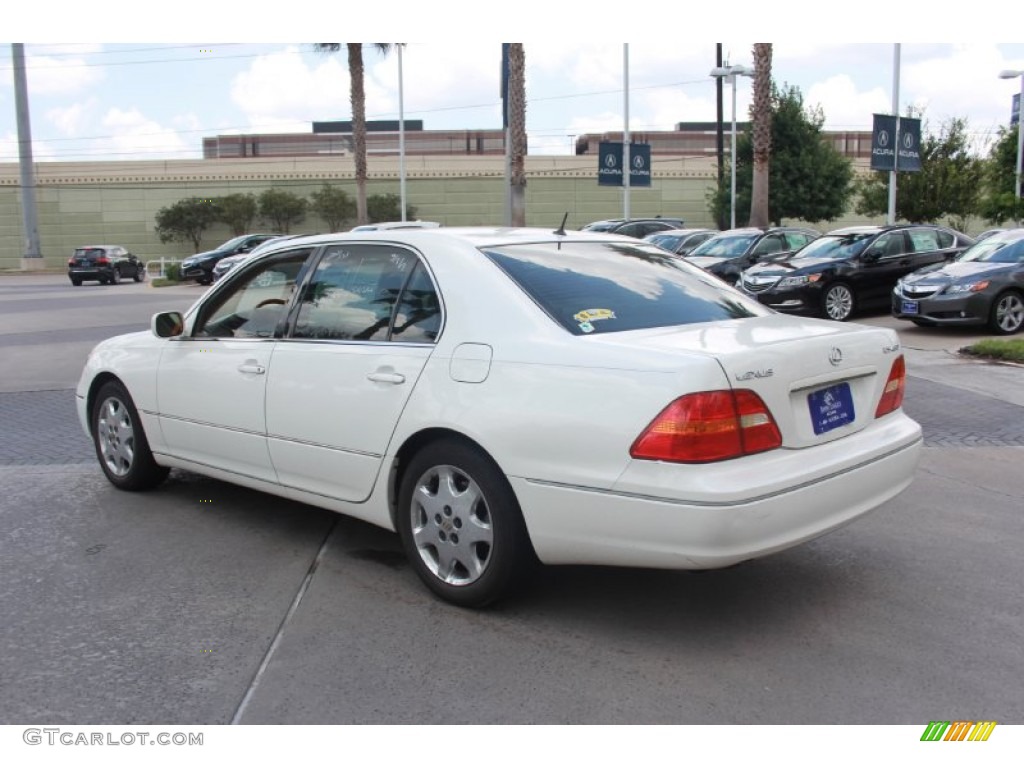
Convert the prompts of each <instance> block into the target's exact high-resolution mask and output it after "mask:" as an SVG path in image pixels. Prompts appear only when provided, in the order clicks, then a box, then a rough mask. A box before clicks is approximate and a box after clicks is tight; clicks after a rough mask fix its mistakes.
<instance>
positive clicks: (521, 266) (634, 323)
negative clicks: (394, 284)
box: [484, 242, 771, 336]
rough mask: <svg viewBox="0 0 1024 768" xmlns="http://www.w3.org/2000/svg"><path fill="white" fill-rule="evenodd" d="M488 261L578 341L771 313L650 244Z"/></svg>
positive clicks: (526, 253) (510, 252) (503, 251)
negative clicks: (582, 337)
mask: <svg viewBox="0 0 1024 768" xmlns="http://www.w3.org/2000/svg"><path fill="white" fill-rule="evenodd" d="M484 253H485V254H486V255H487V257H488V258H489V259H490V260H491V261H493V262H494V263H495V264H497V265H498V267H500V268H501V269H502V270H503V271H504V272H505V273H506V274H507V275H508V276H509V277H510V278H511V279H512V280H513V281H515V283H516V284H517V285H519V287H520V288H522V289H523V291H525V292H526V293H527V294H528V295H529V296H530V298H532V299H533V300H534V301H535V302H537V304H539V305H540V307H541V308H542V309H543V310H544V311H545V312H547V314H548V315H549V316H550V317H551V318H553V319H554V320H555V322H557V323H558V324H559V325H561V326H562V327H563V328H565V329H566V330H567V331H569V332H570V333H573V334H575V335H577V336H579V335H584V334H590V333H610V332H614V331H631V330H635V329H638V328H660V327H663V326H672V325H689V324H691V323H706V322H711V321H714V320H733V319H736V318H742V317H754V316H757V315H766V314H770V313H771V310H769V309H767V308H765V307H763V306H761V305H760V304H758V303H757V302H754V301H751V300H749V299H747V298H746V297H744V296H743V294H741V293H739V292H738V291H736V290H734V289H732V288H730V287H729V286H727V285H726V284H725V283H723V282H722V281H721V280H719V279H718V278H717V277H715V276H713V275H711V274H709V273H707V272H705V271H704V270H702V269H700V268H699V267H695V266H693V265H690V264H687V263H685V262H683V261H682V260H680V259H677V258H674V257H673V256H671V255H669V254H667V253H665V252H664V251H662V250H659V249H658V248H657V247H655V246H651V245H648V244H646V243H639V242H638V243H636V244H632V243H540V244H531V245H510V246H501V247H497V248H489V249H487V250H485V251H484Z"/></svg>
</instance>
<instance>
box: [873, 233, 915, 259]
mask: <svg viewBox="0 0 1024 768" xmlns="http://www.w3.org/2000/svg"><path fill="white" fill-rule="evenodd" d="M871 250H872V252H873V253H877V254H878V255H879V256H881V257H882V258H885V257H887V256H901V255H902V254H904V253H906V252H907V249H906V248H905V247H904V243H903V233H902V232H886V233H885V234H883V235H879V236H878V239H877V240H875V242H874V243H873V244H872V246H871Z"/></svg>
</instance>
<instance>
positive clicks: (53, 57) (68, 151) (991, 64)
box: [0, 0, 1024, 162]
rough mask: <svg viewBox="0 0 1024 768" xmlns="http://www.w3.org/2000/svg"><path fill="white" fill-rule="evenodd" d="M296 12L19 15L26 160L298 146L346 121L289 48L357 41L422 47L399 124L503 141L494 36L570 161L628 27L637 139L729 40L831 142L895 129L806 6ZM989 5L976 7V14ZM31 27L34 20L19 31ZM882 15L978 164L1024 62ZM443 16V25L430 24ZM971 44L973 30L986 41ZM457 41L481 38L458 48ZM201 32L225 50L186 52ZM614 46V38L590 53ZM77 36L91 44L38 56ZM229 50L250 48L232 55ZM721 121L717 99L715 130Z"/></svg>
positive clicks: (1, 48)
mask: <svg viewBox="0 0 1024 768" xmlns="http://www.w3.org/2000/svg"><path fill="white" fill-rule="evenodd" d="M306 2H307V0H299V2H297V3H291V4H289V8H292V9H294V11H295V13H294V16H295V18H289V19H288V20H285V21H279V20H278V19H272V20H269V21H266V20H263V19H267V17H268V16H271V17H272V16H276V15H277V14H278V13H280V11H279V10H274V11H273V12H270V11H267V10H264V11H261V12H256V13H254V14H251V15H250V16H251V17H252V19H253V20H251V21H249V22H248V24H250V25H251V26H249V27H247V26H246V25H245V24H244V23H243V24H239V23H237V21H236V17H239V16H241V15H242V14H239V13H238V9H239V7H240V6H237V5H234V6H233V8H232V9H220V10H216V9H215V10H211V8H210V7H207V6H204V5H203V4H199V3H194V2H192V0H186V1H185V2H182V3H176V4H175V5H174V6H173V7H174V8H177V9H178V10H179V13H176V14H174V15H173V17H170V18H167V19H161V18H160V14H158V13H156V12H154V13H153V15H152V16H151V17H150V19H151V20H150V21H148V22H143V21H141V20H140V21H139V22H138V23H137V24H133V23H132V22H126V23H124V24H123V25H121V26H108V25H106V24H105V23H100V24H99V26H97V20H96V13H95V11H96V10H97V6H95V5H90V6H89V8H80V7H79V6H76V5H71V4H67V5H64V4H63V3H57V4H56V6H55V7H56V8H59V9H63V11H64V12H63V13H61V12H59V11H57V12H55V11H54V10H53V8H52V7H50V6H47V8H46V9H45V10H41V11H38V12H36V11H32V10H30V11H29V12H28V15H27V17H26V18H25V19H21V20H19V21H18V22H15V26H14V27H12V28H11V29H10V32H9V34H11V35H12V36H13V37H14V38H15V39H22V40H25V41H27V42H26V43H25V49H26V56H27V62H28V72H29V74H28V83H29V100H30V107H31V121H32V134H33V145H34V154H35V159H36V160H37V161H38V162H50V161H60V160H97V161H102V160H134V159H154V160H161V159H167V158H199V157H201V152H202V139H203V137H204V136H214V135H217V134H225V133H238V132H245V133H250V132H252V133H271V132H293V131H302V132H308V131H309V130H310V129H311V126H310V124H311V123H312V122H313V121H314V120H329V119H347V118H348V117H349V116H350V111H349V105H348V74H347V68H346V60H345V57H344V55H343V54H341V55H335V56H324V55H318V54H316V53H315V52H314V51H313V50H312V46H311V45H310V44H309V43H302V42H297V43H296V42H289V41H294V40H305V39H307V38H314V37H315V35H324V34H326V31H327V30H328V29H330V28H331V27H333V26H341V27H343V28H344V30H345V32H347V33H352V34H356V33H361V34H360V36H363V37H364V39H379V38H381V37H386V36H390V37H400V39H401V38H404V39H411V40H415V39H420V40H423V42H411V43H408V44H407V46H406V48H405V49H404V53H403V71H404V103H405V117H406V118H407V119H419V120H423V122H424V127H425V128H427V129H442V128H453V129H482V128H495V127H500V125H501V122H500V121H501V118H500V98H499V92H498V87H499V86H498V73H499V61H500V41H501V39H502V38H503V36H504V37H505V38H506V39H519V40H525V41H526V42H525V46H526V60H527V100H528V105H527V129H528V132H529V135H530V152H531V154H567V153H569V151H570V147H571V146H572V142H573V137H575V136H578V135H579V134H582V133H590V132H598V131H605V130H621V129H622V127H623V124H624V118H623V114H624V106H625V104H624V96H623V69H624V53H623V44H622V43H621V42H617V41H616V40H615V39H614V38H615V37H616V35H615V34H612V33H617V32H619V31H620V30H621V29H622V28H623V25H622V24H621V23H620V21H619V17H620V16H623V17H624V18H627V19H628V20H629V21H630V22H632V23H631V24H628V25H626V26H627V27H628V28H631V29H637V30H644V31H646V34H642V35H641V34H637V35H632V36H631V37H632V39H631V41H630V44H629V88H630V100H629V112H630V130H631V131H644V130H671V129H672V128H673V126H674V125H675V124H676V123H678V122H681V121H705V120H714V118H715V89H714V80H713V78H711V77H710V76H709V71H710V69H711V67H712V66H714V55H715V42H714V40H715V39H716V33H718V35H717V36H720V37H723V38H726V39H730V38H743V37H746V38H747V39H751V40H753V39H769V40H771V39H773V38H774V39H775V40H777V41H778V42H775V43H774V62H773V75H774V78H775V80H776V81H777V82H778V83H787V84H790V85H795V86H797V87H799V88H800V90H801V92H802V93H803V95H804V99H805V102H806V103H807V104H809V105H811V104H814V105H820V106H821V108H822V109H823V110H824V114H825V117H826V127H828V128H832V129H836V130H863V129H868V128H870V125H871V115H872V113H873V112H889V111H890V110H891V106H892V90H893V63H894V56H893V54H894V44H893V43H889V42H845V41H843V40H842V39H839V40H830V39H827V38H824V37H822V30H816V33H817V36H815V37H814V38H813V39H811V38H810V37H809V35H808V34H807V32H809V30H795V28H794V26H793V24H792V23H791V21H792V19H793V18H794V16H793V14H794V13H795V12H797V11H798V10H799V9H800V8H801V6H804V5H806V6H808V7H813V6H812V4H801V3H795V2H792V3H781V4H773V5H772V6H771V8H772V9H773V11H772V14H773V15H772V19H773V21H772V22H770V23H769V22H767V21H760V20H759V16H758V14H759V13H760V14H764V13H765V11H764V10H763V9H764V8H765V7H767V6H766V5H764V4H762V5H746V4H745V2H741V3H738V4H736V5H733V6H728V8H731V9H734V10H735V14H734V15H735V18H734V19H723V18H720V17H719V16H716V17H714V18H712V17H711V16H705V17H703V18H701V17H699V16H694V14H693V13H692V12H690V11H687V10H686V9H685V8H683V7H682V4H678V3H676V4H669V3H654V4H650V5H645V6H644V8H645V10H644V11H633V12H630V11H628V10H622V11H617V12H616V13H614V14H611V15H608V14H605V15H603V16H602V13H603V12H601V11H598V9H597V6H587V8H588V10H587V11H586V13H587V15H588V19H587V20H585V21H580V19H579V18H575V19H574V18H571V16H570V15H569V14H568V9H567V8H562V7H561V6H559V9H560V10H558V11H549V10H545V12H544V15H543V16H538V15H535V16H534V17H532V18H529V13H530V12H527V11H524V12H523V14H524V15H525V16H527V17H528V18H526V19H523V18H522V17H519V18H518V20H517V24H509V25H505V26H504V27H503V29H505V32H504V35H503V34H499V32H500V31H501V30H498V29H496V27H497V26H498V25H497V24H494V23H493V20H492V19H490V18H489V17H490V16H491V15H492V14H494V13H495V12H496V6H494V5H492V4H481V3H459V2H456V3H448V4H432V5H430V6H424V5H423V4H422V3H421V4H419V5H412V4H410V5H408V6H405V5H404V4H403V3H401V2H400V3H397V4H389V5H388V6H386V7H388V8H405V12H404V13H402V14H397V17H398V18H397V22H396V23H395V24H393V25H391V24H384V23H383V21H382V20H380V19H379V18H360V19H355V20H354V21H353V20H351V19H347V18H345V19H340V20H338V22H337V23H331V19H334V18H335V16H334V14H332V13H331V12H330V11H329V10H327V9H331V8H334V7H335V6H327V5H322V4H313V3H310V4H309V5H306ZM104 5H106V6H107V7H108V8H109V9H110V10H111V13H122V14H125V17H126V18H129V19H130V18H132V17H131V16H130V15H129V14H136V15H137V14H138V13H139V11H138V10H137V9H138V8H139V6H138V5H136V4H128V3H119V2H118V3H108V4H104V3H100V6H104ZM984 6H985V4H984V3H982V4H981V5H980V6H972V7H976V8H977V9H978V11H979V12H981V13H984V12H985V7H984ZM166 7H167V8H170V7H171V6H166ZM338 7H343V6H338ZM344 7H348V8H351V7H352V6H344ZM523 7H525V6H523ZM537 7H540V6H537ZM722 7H723V8H724V7H725V6H722ZM817 7H818V8H820V6H817ZM853 7H854V6H852V5H851V6H850V8H851V9H852V8H853ZM218 8H219V6H218ZM267 8H269V6H268V7H267ZM426 9H429V12H427V10H426ZM857 9H858V13H859V15H858V17H857V18H855V19H850V23H849V24H848V25H846V26H845V27H844V29H843V33H844V34H846V36H847V39H853V40H856V39H857V37H858V32H859V33H860V35H861V37H862V39H870V37H871V36H870V35H869V34H868V33H870V32H874V33H875V35H874V36H876V37H877V31H878V29H877V28H873V27H872V26H871V24H872V21H871V19H875V18H877V17H876V16H873V15H872V13H871V9H870V8H865V7H863V6H857ZM33 13H38V14H39V17H38V18H32V14H33ZM704 13H705V14H709V13H711V12H709V11H704ZM818 13H820V11H818ZM836 13H841V11H838V10H837V11H836ZM558 14H561V15H558ZM886 14H887V15H886V18H887V19H889V18H892V20H893V21H894V22H896V23H895V25H894V26H895V27H897V28H899V29H901V30H902V31H903V32H904V34H905V39H914V38H915V37H916V38H918V40H919V41H918V42H906V43H901V45H900V99H899V101H900V104H901V106H902V107H903V108H905V107H906V105H908V104H914V105H916V106H918V107H919V108H922V109H924V114H925V120H926V122H927V123H929V124H931V125H933V126H937V125H939V124H941V123H942V122H943V121H945V120H947V119H949V118H951V117H964V118H966V119H967V120H968V122H969V125H970V128H971V132H972V136H973V137H974V139H975V140H976V141H977V142H978V144H979V146H983V145H984V143H985V142H986V141H987V140H989V139H990V138H991V136H992V135H993V134H994V132H995V130H996V129H997V128H998V126H1000V125H1005V124H1007V123H1008V121H1009V112H1010V100H1011V98H1012V95H1013V93H1015V92H1017V91H1018V90H1019V89H1020V81H1019V79H1018V80H1001V79H999V78H998V77H997V74H998V72H999V71H1000V70H1002V69H1007V68H1012V69H1024V44H1022V43H1016V44H998V43H991V42H966V43H933V42H927V40H928V39H929V38H930V37H931V38H934V39H942V37H946V38H948V37H949V29H948V28H942V27H941V26H936V27H935V28H933V29H928V28H927V27H925V26H922V25H921V24H919V23H916V22H915V23H912V24H910V23H902V24H901V23H900V22H901V20H900V19H899V18H898V17H892V15H891V14H889V13H888V12H886ZM576 15H577V16H579V15H580V14H579V12H578V11H577V12H576ZM44 16H45V17H46V18H42V17H44ZM101 16H102V14H101ZM321 16H323V17H324V18H323V19H321V18H320V17H321ZM439 17H443V18H445V19H448V21H444V22H439V21H438V18H439ZM106 18H110V15H107V16H106ZM456 18H457V19H459V20H460V21H459V24H460V25H461V24H467V25H468V26H467V27H465V28H464V29H463V28H459V27H456V26H455V25H454V23H453V22H452V21H451V19H456ZM836 18H838V17H836ZM908 18H912V17H909V16H908ZM200 19H201V20H202V23H200V22H199V20H200ZM780 19H781V20H782V21H780ZM488 22H491V23H488ZM694 22H696V23H694ZM726 22H728V24H729V26H728V28H725V27H724V25H725V24H726ZM773 24H774V28H773ZM965 26H966V28H968V29H970V28H971V27H970V25H965ZM984 26H985V27H986V30H981V31H982V32H984V31H987V29H990V27H989V26H988V25H984ZM506 27H507V28H506ZM470 30H472V31H479V32H481V36H484V35H486V36H487V37H493V38H494V40H493V41H492V40H488V39H478V38H476V37H473V38H465V37H461V36H458V35H461V34H465V32H466V31H470ZM725 32H729V33H730V34H725ZM517 33H518V34H517ZM207 34H208V35H209V36H210V37H211V38H212V39H216V40H233V41H236V42H189V40H191V39H193V38H196V37H200V36H206V35H207ZM609 35H611V37H612V38H613V39H611V40H608V39H602V38H608V37H609ZM341 36H342V35H341V34H336V35H334V37H336V38H337V37H341ZM755 36H756V37H755ZM973 36H974V37H978V32H977V31H975V32H973ZM81 38H92V39H99V40H105V42H91V43H85V44H73V43H62V44H55V43H53V42H52V41H53V40H74V39H81ZM154 40H156V41H157V42H153V41H154ZM242 40H262V41H263V42H259V43H254V42H237V41H242ZM267 40H270V42H267ZM275 40H277V41H276V42H275ZM140 41H141V42H140ZM147 41H149V42H147ZM723 45H724V48H725V51H726V54H727V56H729V58H730V61H731V62H732V63H738V64H748V65H749V64H751V61H752V59H751V46H752V43H750V42H731V43H728V42H727V43H723ZM366 65H367V82H366V88H367V116H368V118H370V119H375V118H376V119H395V118H397V117H398V111H399V106H398V62H397V57H396V56H395V55H394V54H391V55H389V56H387V57H381V56H379V55H377V54H376V53H375V52H373V51H370V50H367V52H366ZM749 96H750V81H749V80H747V79H743V78H741V79H740V81H739V86H738V97H737V105H738V106H737V114H738V119H740V120H742V119H744V117H745V116H746V110H747V106H748V104H749ZM729 118H730V102H729V91H728V89H727V91H726V107H725V119H726V121H727V122H728V120H729ZM16 161H17V133H16V124H15V112H14V91H13V75H12V69H11V45H10V43H3V44H2V45H0V162H16Z"/></svg>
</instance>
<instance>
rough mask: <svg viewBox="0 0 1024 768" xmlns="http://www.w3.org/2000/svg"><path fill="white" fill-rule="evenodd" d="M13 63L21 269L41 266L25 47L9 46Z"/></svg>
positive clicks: (41, 255) (12, 44)
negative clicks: (22, 233) (22, 234)
mask: <svg viewBox="0 0 1024 768" xmlns="http://www.w3.org/2000/svg"><path fill="white" fill-rule="evenodd" d="M11 58H12V59H13V61H14V109H15V113H16V114H17V120H18V166H19V168H20V170H21V221H22V225H23V228H24V231H25V252H24V255H23V256H22V258H21V268H22V269H38V268H39V267H41V266H42V265H43V253H42V251H41V250H40V248H39V218H38V216H37V215H36V179H35V169H34V168H33V166H32V127H31V125H30V124H29V119H28V84H27V79H26V77H25V44H24V43H11Z"/></svg>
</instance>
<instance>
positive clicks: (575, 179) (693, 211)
mask: <svg viewBox="0 0 1024 768" xmlns="http://www.w3.org/2000/svg"><path fill="white" fill-rule="evenodd" d="M596 165H597V159H596V157H594V156H588V155H583V156H577V155H573V156H564V157H553V156H551V157H549V156H538V157H530V158H528V161H527V174H528V179H529V180H528V183H527V195H526V210H527V225H528V226H538V227H550V228H551V229H555V228H556V227H558V225H559V224H561V222H562V217H563V216H565V215H566V213H568V221H567V225H566V226H567V227H568V228H570V229H573V228H579V227H581V226H583V225H584V224H586V223H588V222H590V221H595V220H597V219H604V218H613V217H621V216H622V213H623V193H622V190H621V189H620V188H615V187H599V186H598V184H597V168H596ZM36 168H37V170H36V184H37V187H36V206H37V209H38V215H39V235H40V241H41V250H42V253H43V256H44V261H45V263H46V265H47V266H49V267H60V266H63V265H64V264H65V263H66V261H67V258H68V256H69V255H70V253H71V251H72V250H73V249H74V248H75V247H76V246H80V245H88V244H99V243H112V244H117V245H123V246H125V247H126V248H128V249H129V250H131V251H132V252H133V253H135V254H137V255H138V256H139V257H140V258H143V259H147V260H148V259H154V258H160V257H166V258H181V257H183V256H187V255H189V254H190V253H191V252H192V248H191V245H187V244H184V245H183V244H180V243H166V244H165V243H161V242H160V240H159V238H158V237H157V235H156V232H155V231H154V226H155V215H156V212H157V211H158V210H159V209H160V208H162V207H164V206H168V205H171V204H173V203H175V202H177V201H178V200H180V199H182V198H185V197H211V198H212V197H217V196H221V195H226V194H230V193H234V192H254V193H256V194H259V193H260V192H261V191H263V190H264V189H267V188H268V187H272V186H276V187H282V188H286V189H289V190H291V191H293V192H295V193H296V194H299V195H303V196H308V195H309V193H311V192H313V191H314V190H316V189H318V188H319V187H320V186H321V185H322V184H323V183H325V182H329V183H331V184H334V185H337V186H341V187H342V188H344V189H346V190H347V191H348V192H349V193H350V194H352V195H353V196H354V194H355V184H354V181H353V169H352V163H351V160H350V159H349V158H338V157H330V158H315V157H313V158H298V157H297V158H281V159H263V158H258V159H251V160H244V161H239V160H176V161H152V162H121V163H39V164H37V166H36ZM369 170H370V184H369V190H368V191H369V194H386V193H393V194H398V193H399V173H400V172H399V166H398V158H371V161H370V166H369ZM406 179H407V182H406V192H407V198H408V202H409V204H410V205H412V206H414V207H415V208H416V215H417V217H418V218H421V219H427V220H432V221H439V222H441V223H442V224H445V225H449V226H451V225H472V224H501V223H503V222H504V206H505V181H504V179H505V175H504V167H503V158H500V157H497V158H495V157H479V156H478V157H458V156H456V157H409V158H407V159H406ZM714 179H715V167H714V164H713V159H711V158H698V159H694V158H664V157H659V158H658V159H657V163H656V167H655V169H654V175H653V181H652V186H651V187H650V188H646V189H641V188H635V189H632V190H631V191H630V214H631V215H632V216H655V215H658V214H661V215H663V216H672V217H681V218H683V219H685V220H686V223H687V226H698V227H704V226H709V227H711V226H714V224H713V222H712V220H711V217H710V215H709V214H708V211H707V204H706V202H705V194H706V192H707V190H708V189H709V188H710V186H711V185H713V184H714ZM18 184H19V176H18V167H17V164H13V163H8V164H0V269H3V268H7V269H17V268H19V267H20V265H21V257H22V255H23V252H24V248H25V241H24V236H23V233H22V220H21V195H20V190H19V186H18ZM864 221H865V219H863V218H858V217H856V216H853V215H851V216H850V217H848V218H846V219H844V220H842V221H840V222H834V223H826V224H822V225H820V226H818V228H819V229H832V228H835V227H836V226H840V225H843V224H848V223H863V222H864ZM787 223H789V222H787ZM256 229H257V230H263V231H266V230H268V227H267V226H266V225H258V226H257V227H256ZM325 229H326V225H325V224H324V223H323V222H322V221H320V220H319V219H317V218H316V217H312V216H308V217H307V219H306V220H305V221H304V222H303V223H301V224H299V225H297V226H296V227H294V228H293V230H292V231H293V232H323V231H325ZM229 237H231V232H230V231H229V230H228V229H227V227H225V226H224V225H217V226H216V227H214V228H212V229H210V230H207V232H206V234H205V235H204V237H203V242H202V246H201V248H202V249H204V250H205V249H209V248H213V247H215V246H217V245H218V244H220V243H221V242H223V241H224V240H227V239H228V238H229Z"/></svg>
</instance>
